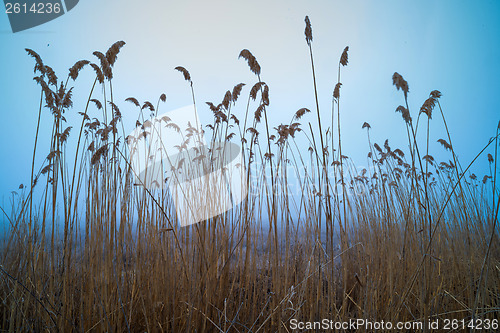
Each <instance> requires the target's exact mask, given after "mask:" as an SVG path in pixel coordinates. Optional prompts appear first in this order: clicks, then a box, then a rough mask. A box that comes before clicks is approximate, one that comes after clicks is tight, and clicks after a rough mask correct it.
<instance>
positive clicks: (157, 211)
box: [0, 17, 500, 332]
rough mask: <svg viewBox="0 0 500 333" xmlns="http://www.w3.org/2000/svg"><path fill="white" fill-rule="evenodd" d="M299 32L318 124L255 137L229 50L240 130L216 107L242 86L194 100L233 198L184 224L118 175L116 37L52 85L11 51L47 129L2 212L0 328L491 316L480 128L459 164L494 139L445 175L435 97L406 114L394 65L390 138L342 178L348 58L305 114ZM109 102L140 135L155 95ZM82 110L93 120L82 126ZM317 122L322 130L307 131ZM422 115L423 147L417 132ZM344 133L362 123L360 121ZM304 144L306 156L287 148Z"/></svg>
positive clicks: (490, 252)
mask: <svg viewBox="0 0 500 333" xmlns="http://www.w3.org/2000/svg"><path fill="white" fill-rule="evenodd" d="M305 35H306V42H307V45H308V47H309V53H310V59H311V65H312V73H313V83H314V87H313V88H314V92H315V97H316V109H317V122H318V128H319V130H318V131H314V130H313V126H312V125H311V123H308V124H307V126H303V125H302V124H301V123H300V121H308V120H307V116H308V115H307V113H309V112H310V111H309V110H308V109H307V108H300V109H298V111H297V112H296V113H295V114H291V115H290V121H286V122H284V123H283V124H280V125H278V126H276V127H274V131H273V128H271V126H270V124H269V123H268V118H267V112H268V111H270V112H271V109H270V108H269V104H270V103H269V100H270V97H269V87H268V85H267V84H266V83H264V82H262V81H261V76H260V75H261V68H260V65H259V64H258V62H257V60H256V58H255V57H254V56H253V54H252V53H251V52H250V51H248V50H243V51H242V52H241V54H240V57H243V58H244V59H245V60H246V61H247V62H248V64H249V67H250V70H251V71H252V72H253V73H254V74H256V77H257V82H256V83H254V84H253V85H252V88H251V89H250V90H249V91H248V98H247V101H246V113H245V115H243V116H244V118H245V119H244V121H242V122H240V120H239V118H238V115H237V114H235V113H234V111H232V109H231V108H232V107H233V106H234V105H235V104H236V103H237V102H238V98H239V96H240V95H241V94H244V84H238V85H236V86H235V87H234V88H233V89H230V90H228V91H227V92H226V94H225V96H224V100H223V101H222V102H221V103H220V104H218V105H215V104H213V103H207V104H208V106H209V109H210V111H207V112H212V113H213V116H214V122H213V124H210V125H209V126H208V127H207V131H208V133H205V135H207V137H208V136H209V135H211V142H212V143H213V142H217V141H221V142H226V141H232V142H237V144H238V145H241V148H242V151H243V160H244V164H245V165H244V167H245V170H246V175H245V177H246V180H247V181H248V183H249V195H248V196H247V197H246V198H245V200H244V201H243V202H242V203H241V204H240V205H238V206H237V207H235V208H233V209H232V210H230V211H228V212H226V213H224V214H221V215H218V216H216V217H213V218H210V219H208V220H206V221H203V222H201V223H198V224H195V225H192V226H189V227H184V228H181V227H180V226H179V222H178V220H177V215H176V211H175V207H174V203H173V198H172V196H171V193H170V192H169V191H168V190H166V189H163V190H158V191H156V190H151V189H148V188H145V187H143V186H140V184H137V179H136V177H135V175H134V170H132V169H131V164H130V162H129V155H128V154H129V151H128V148H127V144H130V142H131V141H130V140H129V139H130V138H128V137H127V136H126V133H125V129H124V126H123V124H122V114H121V112H120V110H119V107H118V103H117V102H116V101H114V100H113V85H112V79H113V66H114V64H115V62H116V60H117V55H118V53H119V52H120V50H121V48H122V47H123V46H124V45H125V43H124V42H117V43H115V44H114V45H113V46H112V47H111V48H110V49H109V50H108V51H107V52H106V53H101V52H94V55H95V57H96V59H94V60H96V62H91V61H89V60H82V61H79V62H77V63H76V64H75V66H73V67H72V68H71V69H70V70H69V74H68V76H67V78H65V80H62V81H60V80H59V79H58V77H57V76H56V74H55V73H54V71H53V70H52V69H51V68H50V67H49V66H47V65H45V64H44V63H43V61H42V59H41V57H40V56H39V55H38V54H37V53H36V52H34V51H33V50H27V51H28V54H29V55H30V56H32V57H33V58H34V59H35V73H37V74H36V75H37V76H36V77H35V81H36V82H37V83H38V84H39V85H40V87H41V103H40V108H39V120H38V124H40V118H41V117H52V119H53V127H52V134H51V136H50V137H49V138H45V137H39V133H40V132H39V126H37V129H36V135H35V141H34V151H33V164H32V175H31V186H27V187H25V188H24V189H22V191H21V194H20V195H19V196H18V197H17V198H18V200H17V201H13V207H12V209H11V212H10V213H9V212H7V211H6V210H4V208H2V211H3V213H4V216H5V218H6V220H7V221H8V223H9V224H10V228H9V232H8V233H7V234H6V235H5V236H4V242H3V246H2V248H1V251H2V252H1V266H0V276H1V277H2V285H1V287H0V298H1V300H2V302H1V303H0V327H2V329H4V330H7V331H79V332H88V331H129V332H136V331H149V332H153V331H175V332H177V331H186V332H190V331H216V332H270V331H280V332H288V331H290V330H291V327H290V320H291V319H297V320H299V321H315V320H316V321H318V320H321V319H323V318H327V319H330V320H334V321H348V320H349V319H353V318H356V319H360V318H362V319H366V320H371V321H381V320H384V321H386V322H387V321H391V322H394V323H395V322H397V321H404V322H411V321H413V322H416V321H424V322H427V321H428V320H434V319H445V318H448V319H453V318H455V319H466V320H468V319H490V320H492V319H498V318H499V313H500V290H499V288H500V284H499V281H500V269H499V267H500V262H499V259H498V258H500V246H499V245H500V244H499V239H498V236H499V232H498V211H499V205H500V200H499V195H498V189H497V187H496V175H497V168H496V166H497V147H498V140H497V139H498V134H499V133H498V129H497V132H496V134H494V135H495V136H494V139H492V140H491V141H490V142H488V144H487V145H486V146H485V148H484V149H483V150H482V151H481V152H478V155H477V157H476V159H477V158H485V156H484V154H483V153H484V151H486V149H489V148H491V147H492V146H494V156H493V155H491V154H489V155H488V161H489V162H490V165H491V169H492V171H491V174H490V175H489V176H485V177H484V179H483V181H482V182H481V181H479V180H478V179H476V176H474V175H473V174H470V172H469V170H470V168H471V166H472V162H474V161H472V162H471V163H470V164H467V165H465V167H462V166H461V164H460V162H459V160H458V157H457V154H456V153H455V149H454V148H455V147H454V146H453V145H452V135H451V133H450V132H449V131H448V127H447V124H446V120H445V110H444V109H443V108H442V106H441V104H440V98H441V93H440V92H439V91H437V90H435V91H432V92H431V93H430V95H429V99H428V100H426V101H425V102H424V104H423V106H422V107H421V108H420V110H419V113H418V115H417V118H416V119H417V120H416V122H415V121H414V120H413V118H412V115H411V112H410V107H409V103H408V94H409V85H408V82H407V81H405V80H404V78H403V77H402V76H401V75H399V74H398V73H395V74H394V76H393V82H394V85H395V87H396V88H397V89H398V90H401V91H402V92H403V96H402V97H403V99H402V101H403V103H404V106H403V105H402V106H399V107H397V109H396V111H398V112H401V113H402V116H403V120H404V122H403V123H402V126H405V127H406V129H407V134H408V142H407V143H401V145H402V146H401V147H400V148H393V147H391V146H390V145H389V142H388V141H386V142H385V144H384V145H383V147H381V146H380V145H379V144H377V143H373V144H372V142H371V140H370V136H369V132H368V144H369V146H368V165H369V167H367V168H365V169H362V170H358V169H357V168H356V167H355V164H354V162H353V161H352V160H350V159H349V158H347V157H346V156H344V155H343V152H342V134H341V122H340V118H341V108H340V86H341V80H340V79H341V77H340V73H341V65H342V66H346V65H347V62H348V61H347V52H348V48H347V47H346V48H345V49H344V51H343V52H342V54H341V56H340V60H339V70H338V77H337V83H336V84H335V85H334V86H333V87H332V90H333V99H332V113H331V114H330V115H326V114H322V113H320V108H319V103H318V97H317V89H316V81H315V67H314V62H313V56H312V28H311V23H310V21H309V18H307V17H306V31H305ZM84 68H89V69H91V70H93V71H94V73H95V79H94V81H93V83H91V85H90V86H91V88H90V92H89V95H88V99H87V101H86V103H85V105H84V106H81V107H80V110H83V111H82V112H80V116H81V117H82V120H81V122H80V123H79V124H78V125H76V126H78V127H77V128H75V130H76V132H77V133H78V134H77V136H76V137H71V138H70V134H71V133H75V130H73V131H72V130H71V127H67V126H66V119H65V114H67V113H69V112H74V111H73V103H72V92H73V90H72V88H70V87H69V83H70V82H71V81H75V80H77V79H78V74H79V72H80V71H81V70H82V69H84ZM176 69H177V70H178V71H180V72H181V73H182V74H183V76H184V78H185V80H186V81H188V83H189V84H190V88H191V93H192V97H193V103H194V105H195V107H196V105H197V106H198V107H197V112H205V111H201V109H200V107H199V103H198V104H197V103H196V99H195V94H194V88H193V80H192V78H191V75H190V74H189V72H188V70H187V69H186V68H184V67H180V66H179V67H177V68H176ZM346 75H348V74H346ZM258 96H260V99H259V98H257V97H258ZM127 101H128V102H130V103H132V104H133V105H135V106H136V107H137V109H138V115H137V120H136V122H137V126H138V127H140V128H142V131H143V133H144V136H145V137H146V136H147V135H148V133H147V131H148V128H149V127H151V122H150V121H151V119H153V117H155V116H156V115H158V108H159V105H160V103H159V102H160V101H162V102H165V101H166V97H165V95H164V94H163V95H162V96H160V97H159V99H158V103H157V105H156V107H155V106H154V105H153V103H151V102H149V101H145V102H143V103H139V101H138V100H137V99H135V98H133V97H131V98H128V99H127ZM43 103H45V106H43ZM436 106H438V108H439V111H440V115H441V118H440V119H441V120H442V121H443V124H444V126H445V128H446V139H440V140H439V142H440V143H441V144H442V145H443V146H444V148H445V149H446V150H448V151H449V154H450V155H451V156H450V160H449V161H444V162H441V163H438V162H437V161H436V160H434V157H432V156H431V155H429V146H430V145H431V143H430V141H429V137H430V132H431V126H430V125H431V124H432V123H433V122H436V121H439V120H437V119H432V112H433V110H434V109H435V107H436ZM253 110H256V111H255V112H253ZM47 111H49V112H47ZM97 112H99V114H101V115H100V116H99V117H94V116H90V115H91V114H93V115H95V114H98V113H97ZM148 112H149V115H148ZM252 114H253V117H252ZM422 115H423V116H422ZM249 116H250V119H248V118H249ZM262 116H264V123H263V124H261V119H262ZM326 116H330V117H331V119H332V123H331V125H330V126H328V128H326V129H324V128H323V127H322V126H324V125H325V122H323V124H321V119H322V118H323V117H326ZM421 116H422V117H423V118H421ZM425 116H426V117H427V118H425ZM335 118H336V119H335ZM323 119H324V118H323ZM326 119H328V118H326ZM422 119H425V120H426V122H425V123H426V124H425V125H421V126H420V128H422V127H423V126H425V130H426V141H425V143H424V144H423V145H422V144H421V143H420V142H419V141H418V140H417V134H418V131H419V122H420V120H422ZM335 120H336V122H337V124H336V125H337V126H335V124H334V123H335ZM148 121H149V123H148ZM250 124H251V126H250ZM247 125H248V126H247ZM499 125H500V124H499ZM170 126H172V127H175V126H176V125H175V124H173V123H170ZM362 127H363V128H367V130H368V131H370V130H371V127H370V125H369V124H368V123H364V124H363V126H362ZM184 130H185V129H183V128H179V131H184ZM191 130H192V129H191ZM261 130H265V131H266V133H265V137H263V138H262V136H261V134H260V131H261ZM335 131H336V132H337V133H335ZM318 135H319V142H317V140H316V137H317V136H318ZM42 140H48V142H50V151H49V152H48V155H47V157H46V159H45V160H44V163H43V165H41V166H39V167H35V160H36V156H37V155H39V154H42V152H40V151H38V150H37V147H38V143H39V142H40V141H42ZM304 142H305V143H306V144H308V145H309V146H310V149H309V150H308V151H307V152H305V151H303V150H302V149H301V148H300V147H301V146H302V144H303V143H304ZM68 144H71V145H74V146H72V147H75V149H74V150H72V149H67V148H66V147H67V146H68ZM328 145H331V146H330V147H329V146H328ZM405 146H406V147H405ZM335 147H336V148H335ZM334 148H335V149H334ZM180 150H181V151H182V147H181V148H180ZM70 151H74V155H70V153H69V152H70ZM404 151H406V153H405V152H404ZM423 151H425V155H424V156H421V154H422V152H423ZM443 154H444V153H443ZM407 156H409V157H408V158H407ZM212 167H213V166H212ZM469 175H470V176H469ZM166 181H167V182H168V180H166ZM40 188H41V189H40ZM35 190H36V191H37V192H35ZM34 193H41V195H36V196H35V195H34ZM322 219H326V222H325V224H323V223H322ZM266 220H268V221H269V228H266V227H267V224H266V223H265V222H262V221H266ZM322 225H326V233H325V232H323V231H322ZM335 225H338V226H339V227H340V230H339V231H338V232H337V231H335V229H334V226H335ZM423 330H426V329H425V328H424V329H423Z"/></svg>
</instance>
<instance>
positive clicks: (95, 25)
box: [0, 0, 500, 207]
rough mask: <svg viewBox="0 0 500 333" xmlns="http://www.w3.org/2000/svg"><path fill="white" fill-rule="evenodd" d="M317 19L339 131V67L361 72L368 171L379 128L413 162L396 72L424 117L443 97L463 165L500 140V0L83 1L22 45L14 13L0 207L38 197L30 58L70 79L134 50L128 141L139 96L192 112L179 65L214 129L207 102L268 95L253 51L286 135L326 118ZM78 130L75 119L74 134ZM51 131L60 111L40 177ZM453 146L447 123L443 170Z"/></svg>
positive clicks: (353, 88) (348, 88)
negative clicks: (16, 193)
mask: <svg viewBox="0 0 500 333" xmlns="http://www.w3.org/2000/svg"><path fill="white" fill-rule="evenodd" d="M305 15H309V18H310V20H311V23H312V28H313V37H314V40H313V44H312V46H313V52H314V60H315V67H316V77H317V81H318V92H319V103H320V110H321V116H322V119H325V120H326V123H327V124H330V119H331V115H330V112H331V96H332V92H333V88H334V86H335V83H336V81H337V68H338V61H339V57H340V55H341V53H342V51H343V49H344V47H345V46H349V64H348V66H347V67H345V68H343V69H342V80H341V81H342V83H343V85H342V89H341V112H342V115H341V118H342V128H343V129H342V135H343V144H344V146H343V151H345V152H346V155H348V156H349V157H351V158H353V160H354V161H355V163H356V164H357V165H359V166H363V165H364V164H366V153H367V152H368V144H367V140H366V132H365V130H362V129H361V125H362V124H363V122H365V121H366V122H368V123H370V125H371V127H372V130H371V133H370V135H371V139H372V142H378V143H379V144H381V143H383V141H384V140H385V139H389V142H390V144H391V146H392V147H393V148H396V147H400V148H404V149H405V151H407V149H406V148H407V138H406V129H405V126H404V123H403V120H402V119H401V115H400V114H397V113H395V112H394V111H395V109H396V107H397V106H398V105H400V104H403V103H404V99H403V95H402V93H401V92H400V91H399V92H398V91H396V88H395V87H394V86H393V85H392V74H393V73H394V72H399V73H400V74H401V75H403V77H404V78H405V79H406V80H407V81H408V83H409V87H410V94H409V103H410V110H411V112H412V115H413V116H414V117H416V115H417V110H418V109H419V108H420V106H421V105H422V103H423V102H424V101H425V99H426V98H427V97H428V95H429V93H430V91H432V90H434V89H437V90H440V91H441V92H442V94H443V96H442V98H441V104H442V106H443V111H444V112H445V115H446V117H447V122H448V127H449V129H450V132H451V135H452V139H453V144H454V148H455V150H456V152H457V154H458V156H459V158H460V160H461V163H462V165H463V166H466V165H467V164H468V163H469V162H470V161H471V160H472V159H473V158H474V157H475V155H476V154H477V153H478V152H479V151H480V150H481V149H482V148H483V147H484V145H485V144H486V143H487V142H488V139H489V138H490V137H492V136H493V135H494V133H495V130H496V127H497V124H498V121H499V120H500V112H499V109H498V105H500V104H499V102H500V94H499V93H498V91H500V80H499V79H498V78H499V77H500V20H498V18H499V17H500V2H498V1H377V2H375V1H307V2H306V1H290V0H287V1H271V2H267V1H261V0H256V1H251V2H250V1H234V0H233V1H152V0H144V1H118V0H110V1H97V0H81V1H80V3H79V4H78V5H77V6H76V7H75V8H74V9H73V10H71V11H70V12H68V13H67V14H65V15H63V16H62V17H60V18H58V19H55V20H53V21H51V22H48V23H46V24H44V25H41V26H39V27H35V28H33V29H30V30H28V31H24V32H19V33H15V34H13V33H12V32H11V29H10V26H9V21H8V18H7V15H6V14H5V13H2V14H0V43H1V45H2V52H1V54H0V73H1V89H0V91H1V99H2V104H1V110H0V112H1V114H2V122H1V127H2V130H1V131H0V142H1V143H0V156H1V158H2V163H1V164H0V172H1V175H0V205H2V206H3V207H5V205H7V204H8V200H9V197H10V191H12V190H17V188H18V186H19V184H21V183H24V184H28V183H29V177H30V169H31V156H32V149H33V140H34V136H35V129H36V119H37V111H38V103H39V97H40V91H39V87H38V86H36V84H35V82H34V81H33V80H32V77H33V65H34V61H33V59H32V58H30V57H29V56H28V55H27V54H26V52H25V51H24V48H31V49H33V50H35V51H36V52H38V53H39V54H40V55H41V57H42V59H43V60H44V62H45V63H46V64H48V65H50V66H51V67H53V68H54V70H55V71H56V73H57V74H58V76H59V78H60V79H65V78H66V76H67V73H68V72H67V71H68V68H69V67H71V66H72V65H73V64H74V63H75V62H76V61H78V60H80V59H89V60H93V61H96V59H95V58H94V56H93V55H92V52H93V51H95V50H100V51H102V52H105V51H106V50H107V49H108V47H109V46H111V44H113V43H114V42H116V41H118V40H124V41H125V42H126V43H127V44H126V45H125V46H124V48H123V49H122V50H121V52H120V54H119V56H118V61H117V63H116V65H115V69H114V80H113V92H114V94H115V95H114V97H115V101H116V102H117V103H118V105H119V107H120V110H121V111H122V114H123V117H124V122H125V125H126V128H125V131H126V132H130V131H131V130H132V129H133V128H134V124H135V119H136V118H137V111H136V109H135V107H133V105H132V104H129V103H124V102H123V101H124V99H125V98H127V97H130V96H134V97H136V98H137V99H138V100H139V101H144V100H151V101H152V102H153V104H155V105H156V101H157V99H158V97H159V96H160V94H162V93H165V94H166V95H167V103H166V104H164V105H162V109H161V110H162V111H163V112H166V111H168V110H172V109H176V108H179V107H182V106H185V105H189V104H191V102H192V100H191V92H190V90H189V86H188V84H187V83H186V82H185V81H184V80H183V78H182V75H181V74H180V73H179V72H177V71H175V70H174V68H175V67H176V66H184V67H185V68H187V69H188V70H189V72H190V73H191V76H192V79H193V82H194V88H195V92H196V99H197V103H198V105H199V114H200V119H201V121H202V122H203V123H205V124H208V123H210V122H211V120H212V117H211V113H210V111H209V109H208V107H207V106H206V105H205V103H204V102H206V101H211V102H214V104H218V103H220V102H221V101H222V98H223V97H224V93H225V91H226V90H228V89H232V87H233V86H234V85H236V84H238V83H240V82H243V83H246V84H247V87H245V89H244V90H243V95H247V94H248V90H249V89H250V87H251V85H253V84H254V83H255V82H256V78H255V76H254V75H253V74H252V73H251V72H250V71H249V69H248V66H247V64H246V63H245V62H244V61H243V60H242V59H238V54H239V52H240V51H241V50H242V49H244V48H246V49H249V50H250V51H251V52H252V53H253V54H254V55H255V56H256V58H257V60H258V61H259V63H260V65H261V67H262V75H261V77H262V80H263V81H265V82H266V83H267V84H268V85H269V88H270V107H269V109H268V117H269V122H270V123H271V126H273V127H274V126H277V125H278V124H280V123H289V121H290V120H291V118H292V116H293V114H294V112H295V111H296V110H298V109H299V108H302V107H307V108H309V109H311V110H314V109H315V104H314V90H313V85H312V75H311V65H310V59H309V50H308V48H307V45H306V42H305V38H304V17H305ZM92 75H93V73H91V71H90V69H85V70H84V71H83V72H82V76H81V77H80V78H79V79H78V80H77V82H76V83H75V90H74V95H75V97H74V105H75V107H74V110H73V113H76V112H78V111H83V110H82V108H84V104H83V102H84V101H85V100H86V98H87V95H88V93H89V91H90V88H91V85H92V82H93V79H92ZM245 107H246V102H244V101H240V102H239V103H238V104H237V105H236V108H235V109H234V112H236V114H237V115H238V116H240V117H242V116H243V114H244V110H245ZM92 112H96V111H95V110H93V111H92ZM91 116H92V114H91ZM74 119H77V118H76V117H73V116H71V115H69V116H68V120H69V122H70V123H71V121H72V120H74ZM308 121H310V122H311V123H312V124H313V125H314V126H315V124H316V118H315V115H313V114H310V115H308V116H306V117H305V118H304V119H303V121H302V122H303V123H307V122H308ZM50 125H51V116H50V115H49V113H48V111H47V110H46V111H45V112H44V115H43V119H42V125H41V140H42V142H41V143H40V150H39V156H40V159H38V160H37V165H40V164H41V163H42V160H43V157H45V156H46V153H48V143H49V136H50V130H51V127H50ZM324 127H326V126H324ZM422 133H423V131H422ZM445 137H446V133H445V132H444V129H443V125H442V122H441V121H440V120H439V117H437V113H435V116H434V120H433V121H432V122H431V142H432V146H431V150H430V153H431V154H432V155H434V157H435V158H436V159H437V160H438V161H441V160H448V159H449V158H451V156H450V155H449V153H448V152H445V151H444V150H443V149H442V147H441V146H440V145H439V144H438V143H436V140H437V139H439V138H445ZM489 151H491V150H489ZM489 151H488V152H489ZM473 171H474V172H476V174H477V175H478V177H479V178H482V176H483V175H484V174H485V173H486V172H487V171H488V164H487V161H486V156H484V157H481V158H480V159H479V161H478V162H477V165H475V166H474V167H473Z"/></svg>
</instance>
